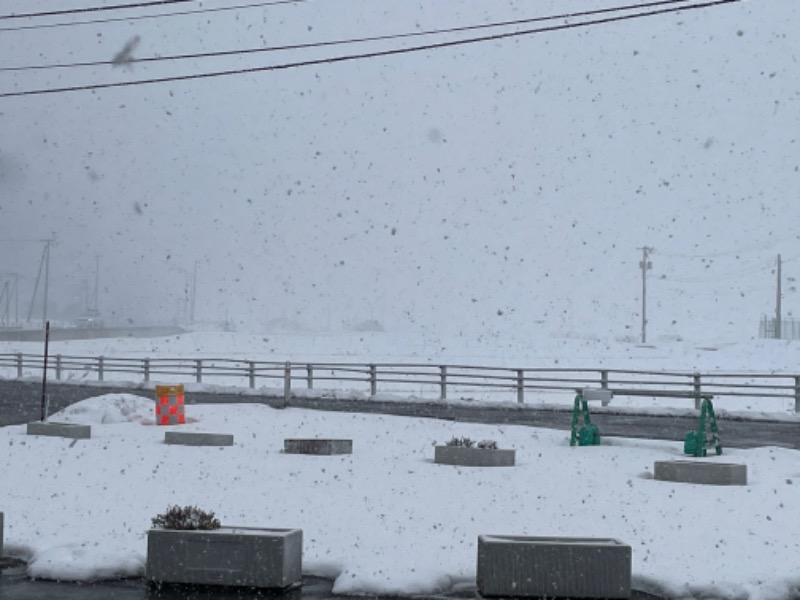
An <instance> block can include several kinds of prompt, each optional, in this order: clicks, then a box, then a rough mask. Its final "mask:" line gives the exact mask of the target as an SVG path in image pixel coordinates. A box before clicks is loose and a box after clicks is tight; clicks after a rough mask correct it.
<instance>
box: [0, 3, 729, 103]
mask: <svg viewBox="0 0 800 600" xmlns="http://www.w3.org/2000/svg"><path fill="white" fill-rule="evenodd" d="M741 1H742V0H711V1H709V2H704V3H701V4H692V5H689V6H681V7H679V8H674V7H673V8H662V9H659V10H654V11H650V12H642V13H633V14H627V15H618V16H612V17H604V18H602V19H594V20H590V21H582V22H580V23H564V24H561V25H552V26H549V27H541V28H538V29H527V30H523V31H511V32H506V33H497V34H493V35H487V36H482V37H475V38H467V39H460V40H451V41H447V42H438V43H432V44H425V45H422V46H412V47H410V48H395V49H391V50H379V51H375V52H366V53H361V54H350V55H345V56H333V57H328V58H318V59H311V60H304V61H296V62H290V63H283V64H276V65H263V66H259V67H248V68H242V69H229V70H225V71H212V72H206V73H191V74H187V75H174V76H169V77H155V78H151V79H139V80H133V81H119V82H111V83H96V84H88V85H78V86H67V87H61V88H49V89H36V90H27V91H21V92H2V93H0V98H12V97H17V96H34V95H41V94H56V93H66V92H80V91H90V90H101V89H111V88H122V87H132V86H136V85H151V84H155V83H172V82H178V81H192V80H196V79H209V78H212V77H228V76H232V75H246V74H252V73H261V72H266V71H282V70H287V69H295V68H300V67H309V66H315V65H322V64H335V63H343V62H350V61H355V60H365V59H369V58H378V57H384V56H395V55H399V54H410V53H412V52H427V51H430V50H438V49H442V48H452V47H457V46H465V45H467V44H477V43H483V42H491V41H498V40H504V39H509V38H514V37H520V36H526V35H535V34H539V33H550V32H554V31H563V30H567V29H578V28H584V27H590V26H593V25H606V24H609V23H615V22H621V21H629V20H633V19H641V18H645V17H653V16H658V15H665V14H669V13H675V12H680V11H687V10H696V9H701V8H710V7H715V6H722V5H725V4H734V3H738V2H741Z"/></svg>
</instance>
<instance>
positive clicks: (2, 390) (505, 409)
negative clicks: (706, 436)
mask: <svg viewBox="0 0 800 600" xmlns="http://www.w3.org/2000/svg"><path fill="white" fill-rule="evenodd" d="M47 389H48V402H49V407H50V410H49V412H50V414H52V413H54V412H56V411H58V410H61V409H62V408H64V407H66V406H69V405H70V404H73V403H75V402H78V401H80V400H83V399H85V398H89V397H92V396H98V395H101V394H110V393H120V392H129V393H134V394H139V395H142V396H152V394H153V391H152V389H150V388H148V387H145V386H144V385H141V386H135V387H130V386H128V387H115V386H101V385H76V384H64V383H48V387H47ZM41 401H42V389H41V383H39V382H32V381H16V380H0V427H2V426H6V425H18V424H23V423H28V422H30V421H36V420H38V419H39V418H40V415H41V403H42V402H41ZM186 402H187V404H225V403H244V402H248V403H262V404H268V405H270V406H274V407H283V406H284V401H283V397H282V396H250V395H247V396H243V395H239V394H232V393H219V392H192V393H191V394H187V396H186ZM288 406H291V407H294V408H306V409H312V410H328V411H344V412H365V413H379V414H391V415H404V416H410V417H423V418H435V419H446V420H450V421H456V422H458V421H462V422H474V423H491V424H504V425H527V426H530V427H546V428H549V429H559V430H563V431H565V432H567V431H569V429H570V423H571V409H570V408H569V407H566V406H565V407H563V408H553V407H542V406H537V405H531V404H503V405H486V404H474V405H473V404H469V403H466V402H459V403H445V402H440V401H436V400H432V401H422V402H421V401H414V402H401V401H381V400H365V399H356V400H352V399H342V398H324V397H320V398H311V397H293V398H292V399H291V400H290V402H289V404H288ZM591 417H592V422H593V423H595V424H596V425H597V426H598V427H599V429H600V432H601V434H602V436H603V437H608V436H617V437H630V438H642V439H653V440H673V441H683V439H684V437H685V436H686V433H687V432H688V431H691V430H693V429H696V428H697V426H698V417H697V416H695V415H692V414H687V415H686V416H661V415H644V414H636V413H635V412H632V411H628V412H626V411H625V410H624V409H616V408H614V407H613V405H612V406H610V407H604V408H601V407H595V406H594V405H593V406H592V407H591ZM717 424H718V426H719V434H720V438H721V441H722V446H723V448H724V447H730V448H757V447H762V446H780V447H784V448H794V449H800V422H797V423H795V422H789V421H779V420H771V421H770V420H744V419H740V418H735V419H734V418H727V417H723V416H718V417H717Z"/></svg>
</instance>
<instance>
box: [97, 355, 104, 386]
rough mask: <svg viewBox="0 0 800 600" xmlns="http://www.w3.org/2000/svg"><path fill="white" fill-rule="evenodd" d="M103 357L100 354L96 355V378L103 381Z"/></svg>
mask: <svg viewBox="0 0 800 600" xmlns="http://www.w3.org/2000/svg"><path fill="white" fill-rule="evenodd" d="M104 363H105V359H104V358H103V357H102V356H98V357H97V380H98V381H103V366H104Z"/></svg>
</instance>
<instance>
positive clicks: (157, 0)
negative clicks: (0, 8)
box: [0, 0, 195, 21]
mask: <svg viewBox="0 0 800 600" xmlns="http://www.w3.org/2000/svg"><path fill="white" fill-rule="evenodd" d="M184 2H195V0H154V1H153V2H137V3H136V4H115V5H112V6H93V7H88V8H69V9H64V10H50V11H47V12H38V13H20V14H12V15H0V21H4V20H6V19H31V18H36V17H56V16H61V15H79V14H84V13H92V12H101V11H106V10H124V9H130V8H148V7H151V6H163V5H165V4H182V3H184Z"/></svg>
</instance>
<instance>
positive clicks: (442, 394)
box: [439, 365, 447, 400]
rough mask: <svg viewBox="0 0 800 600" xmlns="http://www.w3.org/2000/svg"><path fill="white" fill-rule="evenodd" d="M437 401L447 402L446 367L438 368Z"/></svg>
mask: <svg viewBox="0 0 800 600" xmlns="http://www.w3.org/2000/svg"><path fill="white" fill-rule="evenodd" d="M439 400H447V367H446V366H445V365H442V366H440V367H439Z"/></svg>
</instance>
